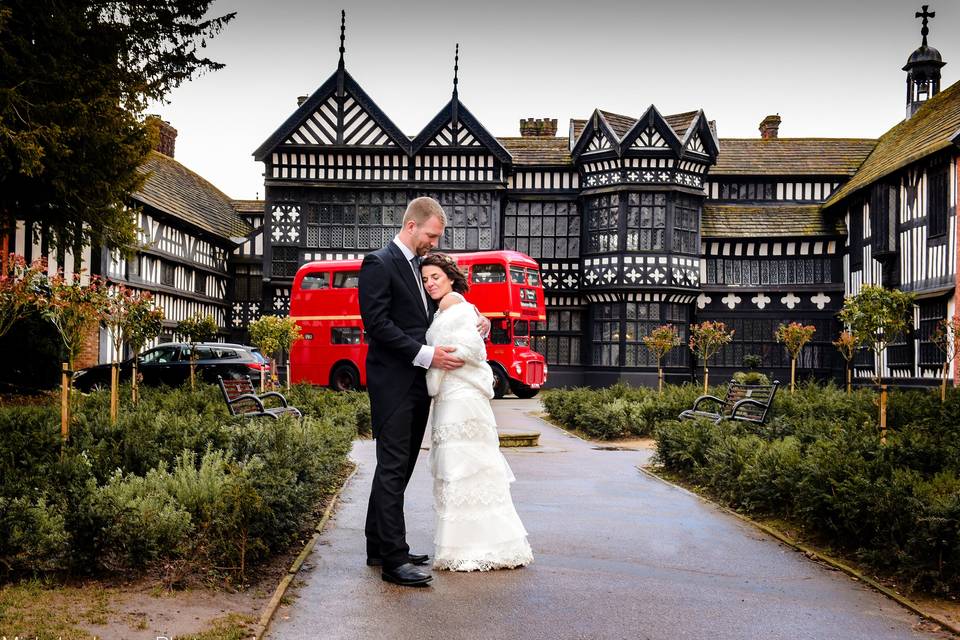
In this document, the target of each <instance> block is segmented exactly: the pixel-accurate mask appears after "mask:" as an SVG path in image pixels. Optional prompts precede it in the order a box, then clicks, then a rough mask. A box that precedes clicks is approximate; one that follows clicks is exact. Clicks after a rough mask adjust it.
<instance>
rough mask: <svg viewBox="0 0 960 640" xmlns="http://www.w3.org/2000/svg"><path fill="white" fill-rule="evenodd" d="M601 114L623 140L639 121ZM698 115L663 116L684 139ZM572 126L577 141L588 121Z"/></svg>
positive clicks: (628, 117) (573, 122)
mask: <svg viewBox="0 0 960 640" xmlns="http://www.w3.org/2000/svg"><path fill="white" fill-rule="evenodd" d="M600 113H602V114H603V117H604V119H605V120H606V121H607V123H608V124H609V125H610V126H611V127H612V128H613V130H614V132H615V133H616V134H617V135H618V136H620V137H621V138H623V136H624V134H625V133H626V132H627V131H629V130H630V127H632V126H633V125H634V123H636V121H637V119H636V118H634V117H633V116H624V115H620V114H619V113H612V112H610V111H604V110H603V109H600ZM697 113H699V112H698V111H684V112H683V113H675V114H673V115H669V116H663V119H664V120H666V122H667V124H668V125H670V127H671V128H672V129H673V130H674V131H675V132H676V134H677V137H678V138H683V134H685V133H686V132H687V129H688V128H690V123H691V122H693V119H694V118H695V117H697ZM570 124H571V125H573V139H574V140H576V139H577V138H579V137H580V134H581V133H583V129H584V127H586V126H587V121H586V120H576V119H571V120H570ZM711 124H712V123H711ZM711 128H712V127H711Z"/></svg>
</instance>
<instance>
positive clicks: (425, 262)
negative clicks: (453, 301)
mask: <svg viewBox="0 0 960 640" xmlns="http://www.w3.org/2000/svg"><path fill="white" fill-rule="evenodd" d="M427 266H430V267H437V268H438V269H440V270H441V271H443V272H444V273H445V274H446V275H447V277H448V278H450V279H451V280H453V290H454V291H456V292H457V293H466V292H467V291H469V290H470V285H468V284H467V276H465V275H464V274H463V271H460V267H458V266H457V262H456V260H454V259H453V258H451V257H450V256H448V255H447V254H445V253H431V254H429V255H427V256H425V257H424V258H423V259H422V260H420V268H421V269H423V268H424V267H427Z"/></svg>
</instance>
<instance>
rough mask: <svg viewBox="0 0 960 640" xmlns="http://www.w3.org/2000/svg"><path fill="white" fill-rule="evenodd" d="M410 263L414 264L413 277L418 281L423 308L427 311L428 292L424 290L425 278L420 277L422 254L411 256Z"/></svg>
mask: <svg viewBox="0 0 960 640" xmlns="http://www.w3.org/2000/svg"><path fill="white" fill-rule="evenodd" d="M410 264H411V265H412V266H413V277H414V279H415V280H416V281H417V289H419V290H420V298H421V299H422V301H423V310H424V311H427V309H428V307H427V293H426V291H424V290H423V279H422V278H421V277H420V256H413V257H412V258H410Z"/></svg>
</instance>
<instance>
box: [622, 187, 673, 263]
mask: <svg viewBox="0 0 960 640" xmlns="http://www.w3.org/2000/svg"><path fill="white" fill-rule="evenodd" d="M666 226H667V195H666V194H665V193H647V192H644V193H629V194H627V251H662V250H663V249H664V246H665V242H664V234H665V233H666Z"/></svg>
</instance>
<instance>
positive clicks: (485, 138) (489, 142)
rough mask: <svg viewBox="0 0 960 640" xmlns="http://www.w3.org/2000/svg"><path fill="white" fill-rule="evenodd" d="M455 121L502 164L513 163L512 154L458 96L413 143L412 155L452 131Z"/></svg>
mask: <svg viewBox="0 0 960 640" xmlns="http://www.w3.org/2000/svg"><path fill="white" fill-rule="evenodd" d="M454 121H456V122H457V123H458V125H459V128H460V129H461V130H462V128H464V127H465V128H466V129H467V131H468V132H469V134H470V137H471V138H472V139H474V140H476V142H477V143H479V145H480V146H483V147H485V148H486V149H487V150H488V151H490V153H492V154H493V155H494V156H496V157H497V158H498V159H499V160H500V161H501V162H507V163H509V162H512V160H513V159H512V158H511V156H510V153H509V152H508V151H507V150H506V149H504V148H503V145H501V144H500V142H498V141H497V139H496V138H494V137H493V135H491V134H490V132H489V131H487V129H486V128H485V127H484V126H483V125H482V124H480V121H479V120H477V118H476V117H474V115H473V114H472V113H470V110H469V109H467V107H466V106H464V104H463V103H462V102H460V99H459V98H458V97H457V96H454V97H453V98H451V99H450V102H448V103H447V104H446V105H444V107H443V108H442V109H440V112H439V113H438V114H437V115H435V116H434V117H433V119H432V120H431V121H430V122H428V123H427V125H426V126H425V127H424V128H423V130H422V131H421V132H420V133H418V134H417V136H416V137H415V138H414V139H413V142H412V143H411V153H413V154H416V153H418V152H420V151H422V150H423V148H424V147H425V146H427V145H428V144H429V143H430V141H431V140H434V139H435V138H436V136H437V135H439V134H441V133H442V132H444V131H445V130H447V131H450V129H449V127H450V126H451V125H452V123H453V122H454Z"/></svg>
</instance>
